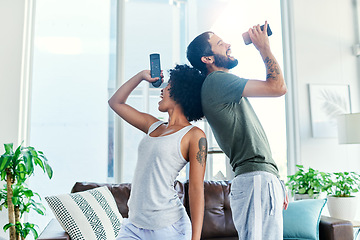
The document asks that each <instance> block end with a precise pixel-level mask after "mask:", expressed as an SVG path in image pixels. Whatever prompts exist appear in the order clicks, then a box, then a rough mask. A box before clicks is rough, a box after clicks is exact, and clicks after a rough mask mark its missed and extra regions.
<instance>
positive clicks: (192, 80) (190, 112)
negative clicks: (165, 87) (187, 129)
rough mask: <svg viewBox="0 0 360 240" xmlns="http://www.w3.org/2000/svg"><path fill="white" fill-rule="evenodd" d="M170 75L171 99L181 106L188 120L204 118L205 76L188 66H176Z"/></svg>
mask: <svg viewBox="0 0 360 240" xmlns="http://www.w3.org/2000/svg"><path fill="white" fill-rule="evenodd" d="M169 73H170V79H169V84H170V97H171V98H172V99H173V100H174V101H175V102H176V103H178V104H180V106H181V107H182V109H183V111H184V114H185V116H186V118H187V120H188V121H189V122H190V121H196V120H199V119H201V118H202V117H204V113H203V110H202V107H201V86H202V84H203V82H204V80H205V75H203V74H202V73H201V72H200V71H199V70H197V69H196V68H192V67H190V66H188V65H186V64H184V65H176V66H175V68H173V69H170V71H169Z"/></svg>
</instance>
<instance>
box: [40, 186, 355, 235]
mask: <svg viewBox="0 0 360 240" xmlns="http://www.w3.org/2000/svg"><path fill="white" fill-rule="evenodd" d="M100 186H107V187H108V188H109V189H110V191H111V193H112V194H113V196H114V198H115V201H116V204H117V206H118V208H119V211H120V213H121V215H122V216H123V217H124V218H126V217H128V207H127V201H128V199H129V196H130V190H131V184H129V183H123V184H105V183H88V182H77V183H76V184H75V185H74V187H73V189H72V191H71V192H80V191H85V190H89V189H92V188H96V187H100ZM188 186H189V185H188V183H187V182H186V183H181V182H176V184H175V189H176V190H177V191H178V195H179V197H180V199H181V201H182V202H183V204H184V206H185V208H186V210H187V211H189V197H188ZM230 186H231V183H230V182H227V181H205V183H204V187H205V214H204V225H203V230H202V239H203V240H235V239H238V237H237V233H236V230H235V227H234V223H233V221H232V216H231V210H230V199H229V193H230ZM188 214H189V212H188ZM319 234H320V240H352V239H353V227H352V224H351V222H349V221H345V220H339V219H334V218H330V217H325V216H322V217H321V221H320V227H319ZM69 239H70V238H69V235H68V234H67V233H66V232H65V231H64V230H63V229H62V228H61V226H60V224H59V223H58V222H57V220H56V219H53V220H52V221H50V223H49V224H48V225H47V227H46V228H45V229H44V231H43V232H42V233H41V234H40V236H39V238H38V240H69Z"/></svg>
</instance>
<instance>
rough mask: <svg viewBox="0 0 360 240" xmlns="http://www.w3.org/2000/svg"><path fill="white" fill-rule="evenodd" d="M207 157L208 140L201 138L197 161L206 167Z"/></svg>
mask: <svg viewBox="0 0 360 240" xmlns="http://www.w3.org/2000/svg"><path fill="white" fill-rule="evenodd" d="M206 156H207V141H206V138H200V140H199V151H198V152H197V154H196V159H197V161H198V162H199V163H200V164H201V166H204V164H205V162H206Z"/></svg>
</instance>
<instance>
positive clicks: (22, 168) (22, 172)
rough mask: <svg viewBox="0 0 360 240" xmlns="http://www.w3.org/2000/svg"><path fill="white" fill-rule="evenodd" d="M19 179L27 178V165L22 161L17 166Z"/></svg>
mask: <svg viewBox="0 0 360 240" xmlns="http://www.w3.org/2000/svg"><path fill="white" fill-rule="evenodd" d="M16 175H17V177H18V181H20V182H24V181H25V180H26V167H25V165H24V164H23V163H20V164H19V165H18V167H17V174H16Z"/></svg>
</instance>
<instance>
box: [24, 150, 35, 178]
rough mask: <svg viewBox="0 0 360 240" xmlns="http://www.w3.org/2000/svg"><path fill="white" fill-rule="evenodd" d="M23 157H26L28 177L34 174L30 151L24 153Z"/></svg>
mask: <svg viewBox="0 0 360 240" xmlns="http://www.w3.org/2000/svg"><path fill="white" fill-rule="evenodd" d="M23 155H24V164H25V167H26V172H27V174H28V175H31V174H32V173H33V172H34V164H33V160H32V155H31V153H30V152H29V151H26V152H24V153H23Z"/></svg>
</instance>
